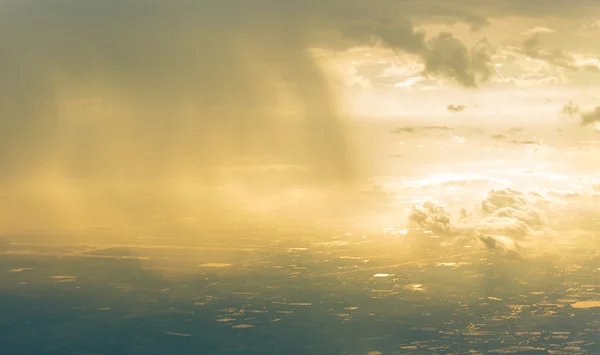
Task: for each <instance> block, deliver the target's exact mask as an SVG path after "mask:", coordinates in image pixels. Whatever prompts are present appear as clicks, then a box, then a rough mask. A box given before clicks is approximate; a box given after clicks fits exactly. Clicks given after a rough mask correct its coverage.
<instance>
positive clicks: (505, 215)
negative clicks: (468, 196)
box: [408, 188, 548, 249]
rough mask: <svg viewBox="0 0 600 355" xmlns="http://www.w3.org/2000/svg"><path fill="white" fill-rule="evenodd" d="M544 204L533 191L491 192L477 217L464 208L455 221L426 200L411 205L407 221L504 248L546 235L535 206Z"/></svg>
mask: <svg viewBox="0 0 600 355" xmlns="http://www.w3.org/2000/svg"><path fill="white" fill-rule="evenodd" d="M545 202H547V199H546V198H545V197H544V196H542V195H541V194H539V193H535V192H527V191H521V190H516V189H511V188H505V189H492V190H490V191H489V192H488V196H487V198H485V199H484V200H483V201H482V202H481V203H480V211H481V216H480V217H479V218H475V217H473V214H472V213H469V212H468V211H467V210H466V209H464V208H463V209H461V210H460V213H459V217H458V221H456V220H453V218H452V215H451V213H450V212H449V211H448V209H447V207H446V206H445V205H444V204H442V203H439V202H432V201H428V202H424V203H419V204H415V205H413V207H412V209H411V211H410V213H409V216H408V222H409V225H411V226H413V227H418V228H421V229H425V230H430V231H432V232H433V233H436V234H438V235H442V236H446V237H466V238H469V239H470V238H476V239H479V240H481V241H482V242H483V243H484V244H485V245H487V246H488V247H499V246H502V248H505V249H506V248H507V246H511V245H513V244H514V245H516V244H515V243H516V242H517V241H521V240H526V239H528V238H530V237H533V236H535V235H540V234H541V235H545V234H546V232H547V229H546V228H547V223H548V221H547V217H546V214H545V213H544V211H543V210H542V209H540V208H539V207H538V205H539V204H540V203H545Z"/></svg>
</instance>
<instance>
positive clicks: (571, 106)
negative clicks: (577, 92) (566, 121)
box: [560, 101, 581, 117]
mask: <svg viewBox="0 0 600 355" xmlns="http://www.w3.org/2000/svg"><path fill="white" fill-rule="evenodd" d="M580 112H581V107H579V105H576V104H575V103H574V102H573V101H569V102H567V103H566V104H565V105H564V106H563V108H562V109H560V113H561V114H562V115H565V116H569V117H574V116H576V115H577V114H579V113H580Z"/></svg>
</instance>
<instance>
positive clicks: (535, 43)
mask: <svg viewBox="0 0 600 355" xmlns="http://www.w3.org/2000/svg"><path fill="white" fill-rule="evenodd" d="M520 52H521V53H522V54H524V55H526V56H528V57H530V58H533V59H537V60H541V61H544V62H546V63H548V64H550V65H553V66H556V67H559V68H565V69H569V70H573V71H580V70H584V71H592V72H600V66H599V65H598V61H597V59H578V58H577V57H576V56H574V55H572V54H569V53H565V52H563V51H562V50H560V49H546V48H542V47H541V40H540V33H536V34H534V35H533V36H531V37H529V38H528V39H526V40H525V41H523V43H522V44H521V47H520Z"/></svg>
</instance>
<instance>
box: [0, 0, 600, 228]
mask: <svg viewBox="0 0 600 355" xmlns="http://www.w3.org/2000/svg"><path fill="white" fill-rule="evenodd" d="M599 38H600V3H598V2H597V1H595V0H572V1H564V0H560V1H559V0H547V1H540V0H520V1H517V0H503V1H493V0H457V1H443V0H418V1H403V0H381V1H372V0H305V1H290V0H285V1H281V0H222V1H216V0H215V1H213V0H201V1H168V2H167V1H156V0H147V1H142V0H119V1H117V0H88V1H75V0H5V1H2V2H0V50H1V52H2V53H3V54H2V56H1V57H0V70H1V71H2V78H1V80H0V97H1V99H0V109H1V110H2V111H1V115H2V116H1V119H0V170H1V171H2V182H3V183H4V184H3V185H4V186H9V188H5V190H6V191H5V192H4V195H5V198H6V200H7V201H13V206H14V205H15V204H14V201H18V202H19V203H18V204H19V206H21V207H20V208H21V209H22V210H28V208H29V207H30V206H31V205H44V206H55V205H56V204H57V203H58V202H60V205H61V206H63V207H64V211H67V210H68V211H69V212H68V213H67V212H64V213H65V214H71V215H72V216H76V215H77V214H78V213H80V208H83V207H82V206H89V205H90V202H91V204H92V205H94V206H103V208H104V209H105V210H111V208H112V206H115V205H119V206H129V207H126V209H128V210H135V209H142V210H145V208H146V207H143V206H147V203H146V202H141V201H140V200H139V199H138V200H136V202H135V203H133V202H131V199H132V197H131V196H138V195H147V194H151V195H157V196H159V197H156V198H157V199H158V200H159V201H163V203H166V202H165V201H166V200H169V201H171V199H170V198H166V197H164V196H173V195H178V196H185V199H186V202H185V203H183V204H186V205H187V204H190V203H194V202H193V201H194V197H193V196H196V197H197V198H199V199H204V198H206V196H205V195H203V194H202V193H201V192H198V191H197V190H195V187H194V186H196V185H198V184H200V185H202V184H208V185H210V184H212V183H214V182H219V183H223V182H227V183H234V184H235V183H239V182H240V181H242V182H243V183H244V184H251V185H252V186H255V185H264V186H276V185H278V184H288V183H292V184H297V183H299V182H300V183H303V184H305V183H307V182H308V183H309V184H316V185H320V184H324V183H331V182H336V183H337V182H344V183H346V182H351V181H354V180H356V179H358V178H362V177H364V176H371V175H373V174H374V172H373V171H370V170H369V169H370V168H369V166H370V165H376V164H371V163H372V161H373V160H378V159H379V158H374V156H370V155H369V154H367V153H365V152H366V151H369V150H368V149H371V148H372V147H371V146H370V145H369V144H367V143H364V141H365V140H364V139H363V140H362V141H361V139H362V138H360V139H355V137H354V136H352V134H349V131H348V125H349V124H350V123H352V122H357V121H366V122H382V121H385V122H392V123H393V122H396V121H398V120H402V121H403V122H405V123H406V122H408V123H409V124H410V125H413V126H415V127H416V126H427V125H439V124H441V125H445V126H448V125H450V126H453V125H457V124H460V125H465V124H471V125H475V126H477V127H479V128H478V129H489V130H491V131H493V132H491V131H490V132H487V133H486V134H487V135H486V137H488V138H489V136H490V135H494V136H496V137H497V138H498V137H500V136H502V135H503V134H504V133H502V132H501V131H500V130H499V129H496V128H495V127H496V126H498V125H505V126H507V127H508V128H506V129H509V128H510V127H513V126H522V125H534V126H536V127H537V126H540V125H541V126H544V127H545V129H550V130H553V129H556V128H560V129H563V128H564V127H563V126H564V124H563V123H564V122H569V124H570V126H569V127H570V128H569V129H571V131H569V134H570V136H569V137H570V138H569V139H571V140H574V142H575V143H574V144H576V145H577V144H580V143H578V142H579V141H582V140H587V139H589V137H592V138H593V135H592V136H590V134H592V133H593V132H594V127H598V122H600V108H598V107H600V106H599V105H600V103H599V102H598V99H597V98H598V93H599V86H600V53H599V52H598V51H599V49H598V46H597V43H598V39H599ZM561 120H562V121H561ZM561 122H562V123H561ZM561 124H563V126H560V125H561ZM559 126H560V127H559ZM482 127H483V128H482ZM527 129H529V128H527ZM534 129H537V128H534ZM413 130H414V128H413ZM494 130H495V131H494ZM362 133H364V132H361V134H362ZM388 133H389V132H388V131H386V132H384V133H381V138H370V139H371V141H378V142H382V141H387V140H395V139H396V138H395V137H393V138H390V137H389V134H388ZM505 133H506V132H505ZM538 133H539V132H536V131H530V132H529V131H527V132H526V133H524V134H523V137H521V138H514V139H513V140H512V141H510V142H528V141H532V142H535V143H536V144H537V143H539V137H537V136H538V135H539V134H538ZM577 135H580V136H577ZM553 137H554V139H555V140H557V141H560V140H561V138H560V137H558V138H557V137H556V136H553ZM573 137H575V138H573ZM578 137H579V138H578ZM465 139H467V140H469V141H471V137H470V136H469V137H466V138H465V137H462V136H458V135H452V137H451V142H454V143H456V144H458V143H462V142H464V141H465ZM506 139H509V138H506ZM359 141H361V142H363V143H359ZM507 142H508V141H507ZM395 143H396V142H394V144H395ZM400 143H402V142H398V144H400ZM454 143H453V144H454ZM361 144H362V145H361ZM477 144H478V143H477ZM481 144H483V143H481ZM486 144H487V143H486ZM507 144H508V143H507ZM482 147H483V146H482ZM440 148H444V147H440ZM382 149H383V148H382ZM485 149H492V148H481V150H482V151H486V150H485ZM494 149H495V148H494ZM432 152H433V151H431V152H429V153H427V154H425V155H427V156H428V157H430V158H431V159H438V160H439V159H442V158H441V157H440V156H439V155H438V153H435V154H434V153H432ZM436 152H437V150H436ZM387 154H394V153H393V152H391V151H390V152H388V153H387ZM503 154H504V153H503ZM507 154H508V153H507ZM471 155H472V150H469V149H465V150H463V151H461V153H460V154H458V155H455V156H454V157H453V158H452V159H459V158H460V159H463V158H465V157H470V156H471ZM517 155H518V153H517ZM413 158H414V157H413ZM504 158H506V157H504ZM444 159H447V158H444ZM465 159H466V158H465ZM482 159H484V158H482ZM485 159H488V158H485ZM418 160H419V159H416V158H415V159H412V160H411V159H409V160H407V161H404V162H397V166H396V168H397V169H400V170H401V169H403V168H404V167H405V166H406V165H407V164H412V163H415V161H418ZM365 161H366V162H367V164H363V163H364V162H365ZM428 161H429V160H428ZM382 164H383V163H382ZM382 164H380V165H382ZM385 164H387V163H385ZM385 164H383V165H385ZM431 164H433V165H431V166H435V164H434V163H433V161H432V163H431ZM15 191H20V192H19V193H21V192H22V193H25V195H26V196H29V197H26V198H23V197H22V196H21V195H19V193H18V192H15ZM233 194H234V195H236V196H237V195H239V194H241V195H244V194H246V192H240V191H238V190H236V191H235V192H234V193H233ZM19 196H21V197H19ZM32 196H33V197H32ZM40 196H41V197H40ZM163 198H164V199H163ZM35 201H37V202H35ZM40 201H42V202H43V203H41V202H40ZM190 201H192V202H190ZM211 201H212V200H211ZM128 203H130V205H128ZM170 203H171V202H169V203H168V204H167V205H168V206H179V205H180V204H181V203H179V202H177V203H173V205H171V204H170ZM65 206H69V207H68V208H67V207H65ZM73 206H76V207H73ZM55 207H56V206H55ZM63 207H61V208H63ZM94 208H95V207H94ZM94 208H91V207H88V209H89V211H90V212H89V214H94V213H95V212H97V211H96V210H94ZM11 209H12V210H15V211H18V210H19V208H11ZM11 209H9V210H11ZM49 209H52V208H49ZM58 210H60V211H63V210H61V209H60V208H58ZM8 212H10V211H7V213H8ZM61 213H62V212H61ZM42 214H43V213H42ZM116 214H118V213H116ZM46 218H47V219H53V218H54V217H46ZM69 218H73V217H69Z"/></svg>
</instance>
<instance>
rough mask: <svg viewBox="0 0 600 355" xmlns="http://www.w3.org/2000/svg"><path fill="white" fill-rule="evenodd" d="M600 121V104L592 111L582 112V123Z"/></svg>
mask: <svg viewBox="0 0 600 355" xmlns="http://www.w3.org/2000/svg"><path fill="white" fill-rule="evenodd" d="M598 123H600V106H596V107H595V108H594V109H593V110H591V111H585V112H581V124H582V125H596V124H598Z"/></svg>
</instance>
